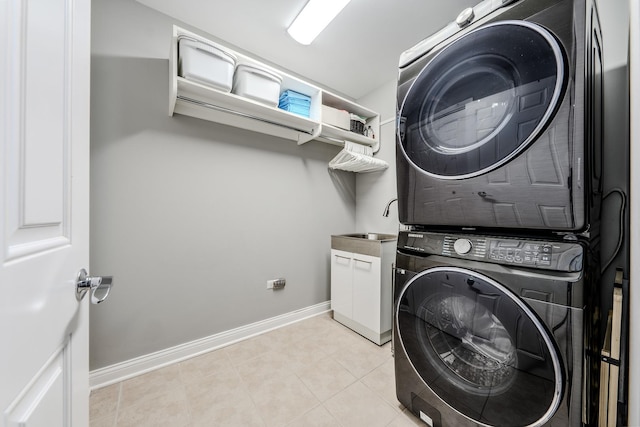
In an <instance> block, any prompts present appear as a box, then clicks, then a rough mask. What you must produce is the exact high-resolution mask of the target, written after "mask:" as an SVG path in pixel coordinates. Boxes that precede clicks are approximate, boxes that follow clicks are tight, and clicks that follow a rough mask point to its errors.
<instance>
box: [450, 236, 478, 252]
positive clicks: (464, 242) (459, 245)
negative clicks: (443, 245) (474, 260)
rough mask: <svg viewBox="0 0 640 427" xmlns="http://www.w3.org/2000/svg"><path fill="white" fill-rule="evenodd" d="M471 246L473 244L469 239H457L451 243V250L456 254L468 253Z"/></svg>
mask: <svg viewBox="0 0 640 427" xmlns="http://www.w3.org/2000/svg"><path fill="white" fill-rule="evenodd" d="M472 248H473V245H472V244H471V240H469V239H458V240H456V241H455V242H454V243H453V250H454V251H456V253H457V254H458V255H465V254H468V253H469V252H471V249H472Z"/></svg>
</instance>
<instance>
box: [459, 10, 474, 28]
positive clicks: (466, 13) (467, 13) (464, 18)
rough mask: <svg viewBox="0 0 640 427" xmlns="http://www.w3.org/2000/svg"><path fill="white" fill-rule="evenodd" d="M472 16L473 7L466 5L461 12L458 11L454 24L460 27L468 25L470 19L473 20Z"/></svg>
mask: <svg viewBox="0 0 640 427" xmlns="http://www.w3.org/2000/svg"><path fill="white" fill-rule="evenodd" d="M474 17H475V13H474V12H473V8H472V7H468V8H466V9H465V10H463V11H462V12H460V14H459V15H458V17H457V18H456V24H458V27H460V28H462V27H465V26H467V25H469V24H470V23H471V21H473V18H474Z"/></svg>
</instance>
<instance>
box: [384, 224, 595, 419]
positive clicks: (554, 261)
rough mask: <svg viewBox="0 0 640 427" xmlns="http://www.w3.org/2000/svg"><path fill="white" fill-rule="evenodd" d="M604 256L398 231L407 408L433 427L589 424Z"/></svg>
mask: <svg viewBox="0 0 640 427" xmlns="http://www.w3.org/2000/svg"><path fill="white" fill-rule="evenodd" d="M596 259H597V256H596V254H595V253H594V252H593V248H590V247H589V246H587V245H586V244H583V243H580V242H566V241H557V240H555V241H542V240H534V239H515V238H504V237H492V236H487V235H452V234H444V233H433V232H429V233H427V232H419V231H401V232H400V233H399V236H398V255H397V261H396V269H395V284H394V296H395V303H394V325H393V346H394V360H395V375H396V394H397V398H398V400H399V401H400V402H401V403H402V404H403V405H404V406H405V407H407V408H408V409H409V410H411V411H412V412H413V413H414V414H415V415H416V416H417V417H418V418H420V419H422V420H423V421H424V422H425V423H426V424H428V425H431V426H432V427H442V426H478V425H481V426H509V427H516V426H543V425H544V426H580V425H582V423H583V422H584V424H587V425H589V424H590V421H591V420H593V417H594V416H595V413H596V408H595V407H594V404H595V403H596V402H597V398H596V393H597V389H596V385H597V376H598V373H597V366H598V363H599V360H598V358H597V357H596V356H594V355H597V354H599V353H597V348H596V347H595V346H596V343H598V342H599V338H598V337H597V333H596V332H597V331H596V327H595V326H592V325H596V324H597V323H596V322H597V318H596V317H595V316H593V315H592V314H593V313H592V311H591V309H590V306H591V301H592V299H593V298H595V297H594V291H595V287H594V286H593V284H594V283H595V280H596V276H597V264H596V262H594V261H595V260H596Z"/></svg>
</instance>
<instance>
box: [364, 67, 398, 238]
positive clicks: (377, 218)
mask: <svg viewBox="0 0 640 427" xmlns="http://www.w3.org/2000/svg"><path fill="white" fill-rule="evenodd" d="M396 85H397V80H396V79H393V80H390V81H389V82H388V83H387V84H385V85H383V86H382V87H380V88H379V89H378V90H375V91H373V92H372V93H370V94H368V95H366V96H364V97H363V98H361V99H359V100H358V101H359V102H361V103H362V104H364V105H368V106H370V108H372V109H374V110H375V111H378V112H379V113H380V121H381V123H384V124H383V125H382V126H381V127H380V143H381V146H380V151H378V153H377V154H376V157H377V158H379V159H382V160H385V161H386V162H387V163H389V168H388V169H386V170H384V171H380V172H371V173H360V174H357V175H356V228H357V230H358V231H362V232H377V233H390V234H396V233H397V232H398V205H397V203H395V202H394V203H393V204H392V205H391V209H390V210H389V216H388V217H383V216H382V213H383V212H384V208H385V206H386V205H387V203H388V202H389V201H390V200H391V199H395V198H396V197H397V195H396V193H397V190H396V147H395V143H396V140H395V115H396Z"/></svg>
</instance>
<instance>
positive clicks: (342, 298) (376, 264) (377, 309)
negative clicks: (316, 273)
mask: <svg viewBox="0 0 640 427" xmlns="http://www.w3.org/2000/svg"><path fill="white" fill-rule="evenodd" d="M336 237H337V236H333V238H332V242H333V241H335V240H336ZM394 237H395V236H394ZM367 243H369V242H367ZM375 243H377V245H378V248H377V249H375V250H369V249H370V248H368V247H367V248H364V250H362V251H361V252H368V253H369V254H364V253H358V252H351V251H345V250H340V249H331V309H332V310H333V318H334V319H335V320H336V321H338V322H340V323H342V324H343V325H345V326H347V327H349V328H351V329H353V330H354V331H356V332H358V333H359V334H360V335H362V336H364V337H366V338H368V339H370V340H371V341H373V342H375V343H376V344H378V345H382V344H384V343H385V342H387V341H389V340H390V339H391V318H392V310H393V301H392V298H393V296H392V289H391V271H392V264H393V261H394V259H395V258H394V255H395V243H396V242H395V239H389V240H387V241H385V242H375ZM370 244H371V245H373V244H374V242H371V243H370ZM333 246H334V244H333V243H332V247H333ZM336 246H340V245H336ZM347 248H348V246H347ZM354 249H360V248H359V247H358V246H357V245H356V246H354Z"/></svg>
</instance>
